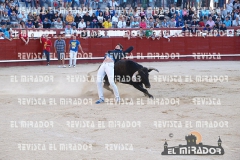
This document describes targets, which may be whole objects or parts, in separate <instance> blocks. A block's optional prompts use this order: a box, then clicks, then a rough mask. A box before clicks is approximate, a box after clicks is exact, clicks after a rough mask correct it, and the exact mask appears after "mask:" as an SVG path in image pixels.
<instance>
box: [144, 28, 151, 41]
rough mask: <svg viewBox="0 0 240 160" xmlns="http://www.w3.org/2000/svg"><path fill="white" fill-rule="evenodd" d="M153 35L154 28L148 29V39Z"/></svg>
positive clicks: (146, 34)
mask: <svg viewBox="0 0 240 160" xmlns="http://www.w3.org/2000/svg"><path fill="white" fill-rule="evenodd" d="M152 35H153V28H150V30H146V33H145V36H146V38H147V39H149V38H150V37H151V36H152Z"/></svg>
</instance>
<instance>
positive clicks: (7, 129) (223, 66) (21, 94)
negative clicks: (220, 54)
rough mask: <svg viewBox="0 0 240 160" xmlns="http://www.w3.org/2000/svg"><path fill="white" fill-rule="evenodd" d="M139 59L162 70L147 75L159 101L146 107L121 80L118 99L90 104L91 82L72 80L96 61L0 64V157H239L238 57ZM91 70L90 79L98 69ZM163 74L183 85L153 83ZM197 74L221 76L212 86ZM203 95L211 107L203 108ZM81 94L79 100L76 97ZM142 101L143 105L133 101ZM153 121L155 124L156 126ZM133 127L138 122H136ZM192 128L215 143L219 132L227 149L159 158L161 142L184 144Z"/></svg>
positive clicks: (124, 159) (94, 96)
mask: <svg viewBox="0 0 240 160" xmlns="http://www.w3.org/2000/svg"><path fill="white" fill-rule="evenodd" d="M141 64H142V65H144V66H146V67H149V66H152V67H155V68H157V69H158V70H159V71H160V72H159V73H157V72H155V71H152V72H151V73H150V75H149V78H150V81H151V88H150V89H148V91H149V93H150V94H152V95H153V96H154V97H155V98H158V100H163V101H162V103H161V104H149V101H148V98H147V97H145V96H144V94H143V93H141V92H140V91H137V90H136V89H134V88H133V87H132V86H129V85H125V84H120V83H117V86H118V88H119V92H120V95H121V97H122V98H123V100H124V101H123V102H124V103H122V104H120V105H119V104H111V103H104V104H99V105H96V104H94V103H95V101H96V100H97V99H98V95H97V86H96V83H95V82H85V80H84V79H82V82H76V80H77V79H76V77H77V76H82V77H83V76H86V75H87V74H88V73H89V72H91V71H94V70H95V69H96V68H97V67H98V66H99V64H84V65H83V64H79V65H77V67H76V68H58V67H57V66H53V65H52V66H49V67H47V66H31V67H30V66H26V67H9V68H0V73H1V74H0V76H1V77H0V88H1V92H0V102H1V106H0V112H1V114H0V120H1V121H0V159H1V160H33V159H34V160H82V159H83V160H240V129H239V126H240V105H239V104H240V94H239V93H240V71H239V68H240V62H234V61H226V62H161V63H160V62H154V63H141ZM24 75H30V76H34V77H37V78H38V80H39V79H40V78H41V76H45V78H49V79H45V82H29V83H26V82H23V80H21V77H22V76H24ZM92 75H93V76H96V72H95V73H93V74H92ZM163 75H165V76H168V75H172V76H173V75H178V76H181V78H182V80H183V82H157V80H156V76H158V78H159V79H158V80H159V81H160V80H161V79H160V78H161V77H162V78H163ZM196 75H207V76H214V75H216V76H218V77H220V76H224V80H223V82H220V81H217V82H215V83H214V82H196ZM186 76H192V80H193V81H192V82H185V78H186ZM74 77H75V79H74ZM227 77H228V79H226V78H227ZM69 78H70V79H69ZM16 80H17V81H18V82H16ZM47 80H49V82H47ZM104 94H105V97H106V98H113V94H112V93H111V92H109V91H106V90H105V91H104ZM196 97H198V98H201V100H202V101H201V104H199V105H196V104H194V98H196ZM75 98H79V99H78V100H79V101H78V102H79V104H65V105H63V104H60V99H61V100H63V99H65V100H69V99H72V100H74V99H75ZM204 98H205V99H207V100H209V99H211V100H213V101H214V103H216V104H215V105H204V104H203V103H204V102H203V100H204ZM32 99H38V100H39V104H37V105H35V104H33V103H31V100H32ZM84 99H85V102H84V104H83V103H81V101H80V100H84ZM140 99H141V100H142V104H139V103H137V102H139V100H140ZM178 99H179V104H178V102H177V100H178ZM44 100H45V101H46V105H44ZM51 100H55V103H56V104H55V105H50V102H51ZM167 100H172V103H171V104H167ZM174 100H176V101H174ZM216 100H218V101H216ZM34 102H35V101H34ZM24 103H25V104H24ZM42 103H43V104H42ZM198 103H200V102H198ZM71 121H72V122H71ZM83 121H84V123H88V122H86V121H89V122H91V125H89V126H77V124H78V123H79V122H80V124H82V123H83ZM98 121H102V122H101V124H104V125H105V127H101V126H102V125H99V123H100V122H98ZM110 121H120V122H121V124H122V123H123V122H126V121H130V122H131V127H130V128H124V127H123V126H122V125H123V124H122V125H121V126H122V127H119V126H116V127H112V128H111V127H110V126H109V123H110ZM155 121H159V126H158V127H156V126H155V123H154V122H155ZM169 121H171V122H173V121H177V122H178V123H177V124H178V125H177V126H164V125H163V123H167V122H169ZM196 121H207V122H209V123H210V122H213V121H215V122H217V124H220V123H222V122H223V123H224V125H223V126H221V127H220V126H219V125H218V126H216V127H215V128H212V127H211V126H209V125H205V126H204V127H197V126H196ZM23 122H33V123H34V124H35V126H28V127H26V126H24V125H22V124H23ZM41 122H44V126H40V125H41V124H40V123H41ZM81 122H82V123H81ZM161 122H162V123H161ZM190 122H191V126H190V127H187V126H186V124H187V123H190ZM69 123H71V125H69ZM37 124H38V125H39V126H36V125H37ZM136 124H138V126H134V125H136ZM160 124H162V125H160ZM180 124H182V127H181V126H179V125H180ZM192 131H196V132H198V133H200V134H201V136H202V140H201V141H202V143H203V144H205V145H212V146H217V141H218V136H220V137H221V140H222V146H223V148H224V150H225V154H224V155H211V156H210V155H208V156H206V155H204V156H199V155H198V156H197V155H191V156H189V155H187V156H186V155H185V156H184V155H179V156H172V155H171V156H169V155H168V156H163V155H161V153H162V151H163V144H164V142H165V139H166V140H167V142H168V145H169V147H172V146H178V145H179V144H182V145H185V144H186V140H185V136H186V135H188V134H190V133H191V132H192ZM171 133H172V134H171ZM170 134H171V135H172V136H170ZM63 144H65V146H69V145H71V144H72V145H74V144H78V147H81V146H84V147H85V148H84V149H82V148H78V149H79V150H70V149H69V150H66V149H65V150H64V149H63V148H60V146H63ZM111 144H115V145H111ZM119 144H123V145H124V149H125V150H119V148H114V147H111V146H115V147H116V146H117V145H119ZM36 146H38V147H37V148H35V147H36ZM44 146H45V150H44ZM51 146H55V148H54V149H55V150H51V149H52V147H51ZM91 146H92V147H91ZM131 147H133V148H131ZM120 149H122V148H120ZM127 149H133V150H127Z"/></svg>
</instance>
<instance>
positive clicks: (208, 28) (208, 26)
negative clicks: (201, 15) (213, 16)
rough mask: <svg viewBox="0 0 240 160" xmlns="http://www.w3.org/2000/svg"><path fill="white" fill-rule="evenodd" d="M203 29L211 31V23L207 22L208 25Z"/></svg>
mask: <svg viewBox="0 0 240 160" xmlns="http://www.w3.org/2000/svg"><path fill="white" fill-rule="evenodd" d="M203 31H207V32H210V31H211V28H210V25H209V24H207V25H206V27H204V28H203Z"/></svg>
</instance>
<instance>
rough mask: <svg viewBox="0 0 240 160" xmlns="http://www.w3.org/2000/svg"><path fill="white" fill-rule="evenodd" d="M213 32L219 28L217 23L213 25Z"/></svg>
mask: <svg viewBox="0 0 240 160" xmlns="http://www.w3.org/2000/svg"><path fill="white" fill-rule="evenodd" d="M212 29H213V30H219V29H220V26H219V24H218V23H215V25H214V26H213V28H212Z"/></svg>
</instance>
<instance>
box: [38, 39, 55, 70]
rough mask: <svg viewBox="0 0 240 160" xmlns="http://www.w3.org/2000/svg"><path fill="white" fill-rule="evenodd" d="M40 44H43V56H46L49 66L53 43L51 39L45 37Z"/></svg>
mask: <svg viewBox="0 0 240 160" xmlns="http://www.w3.org/2000/svg"><path fill="white" fill-rule="evenodd" d="M40 43H42V44H43V55H45V56H46V59H47V66H49V62H50V50H51V46H52V42H51V40H50V39H48V36H47V35H46V36H45V35H43V36H42V37H41V38H40Z"/></svg>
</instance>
